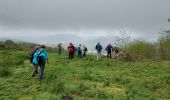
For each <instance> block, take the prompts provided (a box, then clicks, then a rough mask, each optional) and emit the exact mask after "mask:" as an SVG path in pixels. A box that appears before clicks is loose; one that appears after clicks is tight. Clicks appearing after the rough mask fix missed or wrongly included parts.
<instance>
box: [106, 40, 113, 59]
mask: <svg viewBox="0 0 170 100" xmlns="http://www.w3.org/2000/svg"><path fill="white" fill-rule="evenodd" d="M112 50H113V46H112V45H111V44H110V43H109V45H107V47H106V51H107V58H110V59H111V58H112Z"/></svg>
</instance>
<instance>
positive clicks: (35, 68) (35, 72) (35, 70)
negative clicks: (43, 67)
mask: <svg viewBox="0 0 170 100" xmlns="http://www.w3.org/2000/svg"><path fill="white" fill-rule="evenodd" d="M33 66H34V70H33V73H32V77H34V76H35V74H38V65H37V64H33Z"/></svg>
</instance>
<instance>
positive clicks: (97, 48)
mask: <svg viewBox="0 0 170 100" xmlns="http://www.w3.org/2000/svg"><path fill="white" fill-rule="evenodd" d="M95 49H96V50H97V51H101V50H102V46H101V45H100V44H99V43H98V44H97V45H96V48H95Z"/></svg>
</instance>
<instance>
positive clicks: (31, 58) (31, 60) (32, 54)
mask: <svg viewBox="0 0 170 100" xmlns="http://www.w3.org/2000/svg"><path fill="white" fill-rule="evenodd" d="M38 49H39V46H35V49H34V50H33V51H32V53H31V57H30V63H32V64H33V66H34V65H35V64H34V63H33V59H34V54H35V53H36V51H37V50H38ZM35 74H38V70H37V68H36V69H35Z"/></svg>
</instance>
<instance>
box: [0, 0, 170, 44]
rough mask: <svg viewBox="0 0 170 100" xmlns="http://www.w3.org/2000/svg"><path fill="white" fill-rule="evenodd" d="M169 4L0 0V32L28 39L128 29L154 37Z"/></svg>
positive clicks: (159, 1)
mask: <svg viewBox="0 0 170 100" xmlns="http://www.w3.org/2000/svg"><path fill="white" fill-rule="evenodd" d="M169 4H170V1H169V0H163V1H162V0H140V1H139V0H1V1H0V34H1V37H3V36H5V37H15V38H22V37H21V36H22V35H21V34H24V36H27V37H29V38H28V40H31V38H33V39H34V40H35V38H39V37H46V38H50V37H51V36H56V35H57V36H59V35H62V34H66V35H72V36H75V37H77V38H83V39H87V40H88V39H90V40H91V39H96V38H98V37H103V36H110V35H116V34H117V33H118V31H119V30H122V29H127V30H132V31H133V33H134V37H135V36H138V37H141V38H147V39H150V38H149V37H154V36H155V35H156V36H155V38H156V37H157V36H158V35H157V33H158V32H159V30H160V28H161V27H165V28H166V27H169V26H170V25H169V23H168V21H167V19H168V18H169V16H170V13H169V9H170V6H169ZM2 34H3V35H2ZM5 34H7V35H5ZM12 34H14V35H12ZM63 38H64V37H63ZM63 40H64V39H63ZM44 41H45V40H44Z"/></svg>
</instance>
